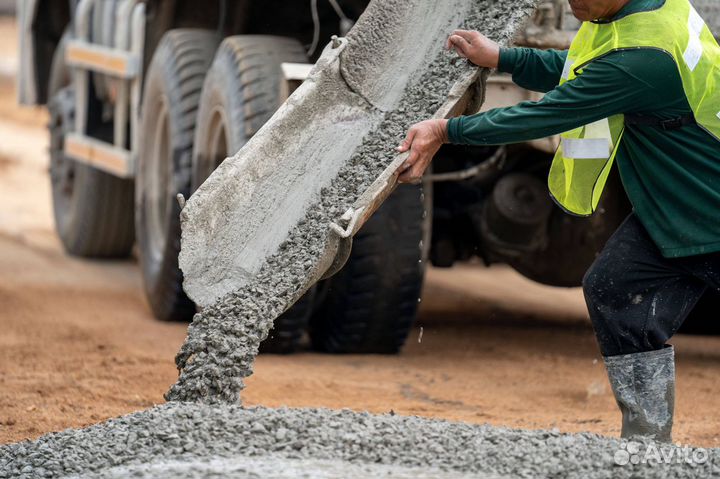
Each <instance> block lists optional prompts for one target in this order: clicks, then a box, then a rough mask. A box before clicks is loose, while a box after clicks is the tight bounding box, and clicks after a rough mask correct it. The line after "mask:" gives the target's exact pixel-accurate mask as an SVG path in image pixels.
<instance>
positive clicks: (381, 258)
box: [17, 0, 716, 353]
mask: <svg viewBox="0 0 720 479" xmlns="http://www.w3.org/2000/svg"><path fill="white" fill-rule="evenodd" d="M566 3H567V2H565V1H547V2H542V3H541V4H540V6H539V8H538V9H537V12H536V14H535V16H534V18H533V19H532V21H531V22H530V23H529V24H528V25H527V28H525V29H524V30H523V32H522V33H521V34H520V35H519V36H518V38H517V39H516V44H518V45H526V46H531V47H542V48H551V47H554V48H565V47H567V46H568V45H569V43H570V41H571V39H572V36H573V34H574V32H575V30H576V29H577V27H578V22H577V21H576V20H575V19H574V18H573V17H572V16H571V15H569V12H568V9H567V5H566ZM709 3H710V4H712V3H713V2H709ZM367 4H368V2H367V1H363V0H310V1H308V2H295V1H285V0H266V1H263V2H253V1H250V0H209V1H207V2H197V1H194V0H22V1H19V2H18V12H17V15H18V22H19V25H20V37H21V38H20V45H21V66H20V69H19V79H18V86H19V99H20V102H21V103H23V104H28V105H37V104H44V105H47V108H48V110H49V114H50V121H49V134H50V180H51V184H52V201H53V206H54V217H55V225H56V230H57V234H58V236H59V238H60V240H61V243H62V245H63V247H64V248H65V250H66V251H67V253H68V254H71V255H74V256H78V257H86V258H123V257H128V256H130V255H132V254H136V255H137V258H138V261H139V265H140V269H141V272H142V278H143V284H144V289H145V294H146V297H147V301H148V304H149V306H150V308H151V310H152V312H153V314H154V315H155V317H157V318H158V319H160V320H189V319H191V318H192V316H193V314H194V312H195V311H196V306H195V304H193V302H192V301H191V300H190V299H189V298H188V297H187V295H186V294H185V292H184V291H183V275H182V272H181V271H180V269H179V267H178V253H179V251H180V223H179V212H180V206H179V205H178V203H177V202H176V200H175V198H176V196H177V195H178V194H182V195H184V196H185V197H188V196H190V195H191V194H192V192H193V191H194V190H195V189H197V188H198V187H199V186H200V185H201V184H202V183H203V182H204V181H205V179H206V178H207V177H208V176H209V175H210V173H211V172H212V171H213V170H214V169H215V168H216V167H217V166H218V165H219V164H220V163H221V162H222V161H223V160H224V159H225V158H226V157H228V156H232V155H233V154H235V152H237V151H238V150H240V149H241V148H242V147H243V145H244V144H245V143H246V142H247V141H248V139H249V138H251V137H252V136H253V135H254V134H255V133H256V132H257V131H258V130H259V129H260V128H261V127H262V126H263V124H264V123H265V122H266V121H267V120H268V119H269V118H270V117H271V116H272V115H273V113H274V112H275V111H276V109H277V108H278V107H279V106H280V105H281V104H282V103H283V102H284V101H285V100H286V99H287V98H288V96H289V95H290V94H291V93H292V92H293V91H294V90H295V89H296V88H297V87H298V86H299V85H300V84H301V83H302V81H303V80H304V79H305V78H306V77H307V75H308V72H309V71H310V69H311V67H312V64H313V62H314V61H315V60H317V58H318V57H319V55H320V52H321V50H322V48H323V46H324V45H325V44H327V43H328V42H329V41H330V40H331V38H332V37H333V36H334V35H336V36H343V35H344V34H345V33H347V32H348V30H349V29H350V28H352V25H353V23H354V22H355V21H356V20H357V19H358V18H359V16H360V15H362V12H363V10H364V9H365V8H366V6H367ZM712 8H716V7H715V6H712ZM488 33H492V32H488ZM535 98H539V97H538V96H537V94H536V93H532V92H529V91H525V90H523V89H521V88H519V87H517V86H515V85H513V84H512V82H511V80H510V78H508V77H507V76H505V75H501V74H495V75H492V76H491V77H490V78H489V79H488V80H487V84H486V88H485V101H484V103H483V106H482V108H483V109H489V108H493V107H497V106H503V105H510V104H513V103H516V102H518V101H521V100H528V99H535ZM474 112H475V111H468V112H467V113H474ZM288 134H292V132H288ZM555 145H556V139H554V138H546V139H542V140H538V141H534V142H531V143H527V144H520V145H512V146H507V147H499V148H498V147H492V148H487V147H482V148H477V147H457V146H447V147H445V148H443V150H442V151H441V152H440V153H439V154H438V158H437V159H436V161H435V163H434V170H433V171H432V172H431V173H430V174H428V175H427V177H426V179H425V181H424V184H423V185H421V186H417V187H409V186H408V187H401V188H399V189H397V190H396V191H395V193H393V195H392V196H391V197H390V199H389V200H388V201H387V202H386V203H385V204H384V205H383V206H382V207H381V208H380V210H379V211H378V212H377V214H376V215H375V216H373V217H372V219H371V220H370V221H369V222H368V223H367V224H366V225H365V226H364V227H363V229H362V230H361V231H360V232H359V234H358V235H357V236H356V237H355V240H354V244H353V248H352V252H351V254H350V257H349V259H348V261H347V264H346V265H345V267H344V268H343V269H342V270H341V271H340V272H339V273H337V274H336V275H335V276H333V277H332V278H329V279H326V280H324V281H323V282H321V283H319V284H318V285H317V286H316V287H314V288H312V289H311V290H310V291H309V292H308V293H307V294H305V296H304V297H303V298H302V299H301V300H300V301H299V302H298V303H297V304H296V305H295V306H294V307H293V308H292V309H290V310H289V311H287V312H286V313H285V314H284V315H283V316H281V317H280V318H279V319H278V320H277V321H276V323H275V328H274V330H273V332H272V333H271V335H270V338H269V339H268V340H267V341H266V342H265V343H264V344H263V348H264V349H265V350H266V351H269V352H280V353H288V352H292V351H294V350H295V349H296V348H297V347H298V344H299V343H300V340H301V338H302V337H303V336H304V335H305V333H306V332H307V333H309V338H310V341H311V344H312V346H313V348H314V349H317V350H321V351H326V352H331V353H394V352H397V351H398V350H399V349H400V348H401V347H402V345H403V343H404V342H405V339H406V337H407V335H408V332H409V330H410V327H411V325H412V324H413V321H414V319H415V316H416V313H417V308H418V298H419V296H420V292H421V287H422V283H423V277H424V273H425V265H426V264H428V263H432V264H433V265H435V266H438V267H450V266H452V265H453V264H454V263H455V262H458V261H464V260H468V259H470V258H473V257H476V258H480V259H481V260H482V261H483V262H484V263H485V264H488V265H489V264H492V263H506V264H509V265H510V266H512V267H513V268H515V269H516V270H517V271H519V272H520V273H522V274H523V275H525V276H527V277H528V278H531V279H533V280H536V281H539V282H542V283H545V284H550V285H558V286H577V285H579V284H580V282H581V278H582V275H583V273H584V271H585V269H586V268H587V267H588V266H589V264H590V263H591V261H592V260H593V258H594V257H595V255H596V253H597V252H598V251H599V250H600V248H601V247H602V246H603V244H604V243H605V241H606V239H607V238H608V236H609V235H610V234H611V232H612V231H613V230H614V229H615V228H616V226H617V225H618V224H619V222H620V221H621V220H622V219H623V218H624V216H625V215H626V214H627V212H628V211H629V205H628V203H627V201H626V200H625V197H624V195H623V194H622V189H621V187H620V183H619V180H618V179H617V178H616V177H615V178H614V179H612V180H611V182H610V187H609V190H610V191H609V192H608V194H607V195H606V199H605V201H604V204H603V205H602V207H601V208H600V211H599V213H598V214H596V215H595V216H593V217H591V218H587V219H581V218H572V217H569V216H566V215H563V214H562V212H561V211H560V210H559V209H558V208H557V207H555V206H554V204H553V203H552V202H551V200H550V198H549V195H548V192H547V189H546V186H545V181H544V180H545V176H546V174H547V169H548V167H549V163H550V159H551V156H552V152H553V150H554V148H555ZM420 244H422V245H423V246H422V247H418V245H420Z"/></svg>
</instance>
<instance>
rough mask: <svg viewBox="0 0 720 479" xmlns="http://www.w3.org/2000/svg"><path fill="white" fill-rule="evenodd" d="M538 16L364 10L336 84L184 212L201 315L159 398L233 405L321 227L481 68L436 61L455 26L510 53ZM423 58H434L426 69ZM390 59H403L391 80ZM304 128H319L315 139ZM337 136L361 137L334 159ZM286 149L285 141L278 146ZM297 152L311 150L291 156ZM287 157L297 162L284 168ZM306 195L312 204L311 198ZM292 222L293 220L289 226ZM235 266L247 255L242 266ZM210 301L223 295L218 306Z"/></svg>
mask: <svg viewBox="0 0 720 479" xmlns="http://www.w3.org/2000/svg"><path fill="white" fill-rule="evenodd" d="M535 5H536V1H535V0H514V1H511V2H507V1H499V0H452V1H450V2H447V3H443V4H442V5H439V4H437V3H435V2H428V1H427V0H412V1H407V0H402V1H400V0H385V1H376V2H372V3H371V4H370V6H369V7H368V9H367V10H366V12H365V14H364V15H363V17H362V18H361V19H360V21H359V22H358V24H357V25H356V26H355V27H354V28H353V30H352V31H351V32H350V33H349V34H348V40H347V48H346V50H345V51H343V52H342V53H341V59H342V61H341V62H340V67H339V68H340V69H341V72H342V73H341V74H340V73H338V75H337V78H334V77H333V78H331V79H330V80H327V79H323V78H322V77H319V78H318V79H313V77H311V79H310V83H311V84H322V82H325V81H328V82H329V86H327V87H326V88H324V89H323V90H320V91H319V94H318V95H316V96H311V95H306V96H304V97H303V96H301V95H298V98H300V100H302V101H300V100H294V98H295V97H293V98H291V99H290V101H289V102H288V103H289V104H291V105H290V106H289V107H288V110H286V111H281V112H280V114H278V115H277V116H276V118H275V119H273V120H271V121H270V125H268V128H266V129H263V130H262V131H261V132H259V133H258V136H256V137H255V138H253V140H251V142H250V143H248V145H247V146H246V147H245V148H244V149H243V150H241V152H240V153H239V154H238V155H237V156H236V157H235V158H231V159H228V160H226V161H225V162H224V163H223V165H221V166H220V168H218V170H216V172H215V173H214V174H213V175H212V176H211V177H210V178H209V179H208V181H207V182H206V183H205V184H204V185H203V186H202V187H201V188H200V190H198V192H197V193H195V194H194V195H193V197H191V198H190V200H189V201H188V204H187V206H186V207H185V209H184V210H183V220H182V222H183V241H182V252H181V256H180V263H181V266H182V267H183V271H184V272H185V275H186V280H185V289H186V290H187V291H188V293H189V294H190V296H191V297H192V299H194V300H195V301H196V302H197V303H198V304H200V305H201V306H203V308H202V311H201V312H200V313H198V314H196V316H195V318H194V319H193V322H192V324H191V325H190V327H189V330H188V337H187V339H186V341H185V344H183V346H182V348H181V350H180V352H179V353H178V355H177V358H176V363H177V366H178V369H179V370H180V377H179V379H178V382H177V383H176V384H175V385H174V386H173V387H172V388H171V389H170V391H169V392H168V393H167V394H166V399H168V400H171V401H173V400H177V401H203V402H207V403H214V402H230V403H236V402H238V401H239V393H240V390H241V389H242V388H243V387H244V384H243V378H246V377H248V376H249V375H250V374H252V367H253V363H254V360H255V356H256V355H257V352H258V347H259V344H260V342H261V341H262V340H264V339H265V338H266V337H267V335H268V332H269V331H270V329H271V328H272V324H273V321H274V320H275V318H277V317H278V316H279V315H280V314H282V313H283V312H284V311H285V310H287V309H288V308H289V307H290V306H291V305H292V304H293V303H294V302H295V301H296V300H297V299H298V298H299V297H300V296H301V295H302V294H303V293H304V292H305V291H306V290H307V289H308V288H309V287H311V286H312V284H313V283H314V282H315V281H317V280H318V279H320V276H322V274H323V273H324V272H325V270H323V269H322V264H324V261H325V258H324V256H326V255H327V251H326V250H327V245H328V244H329V243H330V241H331V235H332V234H333V233H331V231H330V228H329V225H330V224H331V223H333V222H336V223H342V222H341V221H340V217H341V216H342V215H343V213H345V212H346V211H347V210H348V208H349V207H350V206H351V205H353V203H354V202H355V201H356V200H357V198H358V197H359V196H360V195H362V194H363V192H364V191H365V190H366V189H367V188H368V187H369V186H370V185H371V184H372V183H373V181H375V179H376V178H377V177H378V176H379V175H380V174H381V173H382V172H383V171H384V170H385V169H386V168H388V167H389V165H390V164H391V163H392V162H393V161H394V160H395V159H396V157H397V153H396V151H395V147H396V146H397V145H399V144H400V142H401V140H402V139H403V137H404V134H405V132H406V131H407V128H408V127H409V126H410V125H412V124H413V123H416V122H418V121H421V120H424V119H427V118H429V117H432V116H433V115H437V114H438V112H439V111H441V110H442V108H443V107H444V106H445V105H446V104H447V102H448V98H449V97H452V95H451V90H453V87H457V84H458V83H461V82H462V81H463V79H467V78H468V77H469V76H471V75H472V74H475V75H477V73H478V70H477V68H476V67H474V66H472V65H470V64H469V63H468V62H466V61H458V58H457V55H456V54H455V53H454V52H452V53H451V52H448V51H444V50H443V45H444V41H445V39H446V38H447V35H448V33H449V32H451V31H452V30H453V29H454V28H458V27H462V28H466V29H476V30H481V31H483V32H484V33H486V34H487V35H488V36H489V37H490V38H492V39H494V40H496V41H498V42H500V43H502V44H507V43H508V42H509V41H510V40H511V38H512V37H513V35H514V33H515V32H516V30H517V28H519V27H520V26H522V25H523V23H524V22H525V20H526V19H527V18H528V17H529V15H530V13H531V12H532V11H533V9H534V7H535ZM395 40H397V42H395ZM428 51H429V52H432V53H431V54H430V56H428V58H425V54H426V52H428ZM384 58H393V59H394V60H393V61H394V62H395V63H397V62H398V60H397V59H398V58H400V59H403V60H402V61H400V65H399V66H398V65H395V69H393V70H391V71H388V70H387V68H388V62H387V61H384V60H383V59H384ZM404 59H406V60H404ZM403 62H406V63H407V65H406V68H402V66H403V64H404V63H403ZM321 63H322V60H321ZM413 72H416V73H417V76H416V77H412V74H413ZM469 74H470V75H469ZM408 76H411V77H410V78H409V77H408ZM475 78H477V77H475ZM471 84H472V83H471V82H469V83H468V84H467V85H464V86H465V88H469V87H471ZM310 87H313V85H310V86H309V87H308V88H310ZM348 88H349V89H348ZM311 93H312V91H311ZM328 98H330V99H332V101H331V102H328ZM293 103H298V104H299V105H293ZM320 105H322V108H321V106H320ZM301 107H306V108H307V116H303V115H299V114H298V112H297V110H296V108H301ZM318 109H320V110H321V111H320V112H318ZM303 111H305V110H303ZM348 112H350V113H348ZM445 114H447V113H445ZM293 115H295V117H293ZM310 118H315V119H316V120H313V121H318V122H320V123H321V126H319V127H318V126H313V127H312V128H309V127H308V125H309V122H310ZM328 121H329V124H328ZM311 123H312V122H311ZM337 125H345V127H348V125H349V127H351V129H352V130H355V129H357V130H360V131H362V132H365V133H364V135H362V136H359V137H358V138H356V139H357V142H358V143H357V145H354V146H353V145H344V146H343V148H345V151H342V152H337V151H335V150H332V148H336V146H332V145H333V144H334V143H338V142H340V141H341V140H342V141H347V138H350V139H352V138H354V137H357V136H358V134H357V133H356V132H353V131H341V130H338V129H337V128H342V126H337ZM275 133H277V134H275ZM263 135H264V136H263ZM307 135H311V139H312V141H307ZM286 140H287V141H289V142H290V143H292V144H285V143H283V142H285V141H286ZM303 141H305V142H306V143H307V148H308V150H307V151H305V150H303V151H302V152H300V153H298V152H296V151H295V150H292V149H293V148H297V145H296V144H295V143H303ZM318 144H319V145H320V147H318ZM323 145H324V146H323ZM325 148H328V149H331V150H332V151H331V153H332V154H329V156H328V159H327V161H328V162H329V163H328V164H327V165H320V166H317V167H308V166H307V165H306V164H305V163H306V162H308V161H311V160H310V158H313V160H312V161H315V159H314V156H319V157H322V156H323V155H328V154H327V152H324V151H323V149H325ZM288 150H290V151H292V154H291V155H289V157H288V158H285V156H288V153H287V151H288ZM282 155H285V156H283V163H282V166H278V168H277V171H268V166H267V163H268V162H270V161H276V157H278V156H282ZM298 155H299V157H300V159H301V160H302V161H301V162H300V164H299V165H297V164H295V166H292V165H291V164H290V163H289V162H291V161H292V158H293V157H295V158H296V157H298ZM294 161H295V162H296V163H297V159H296V160H294ZM257 162H259V164H257V165H255V163H257ZM333 162H334V163H333ZM338 162H339V163H340V164H337V163H338ZM332 168H336V170H334V171H336V174H335V175H334V177H333V176H331V177H330V178H329V179H328V183H327V184H326V185H325V186H322V184H321V183H317V181H318V178H319V177H322V175H327V174H329V173H328V171H329V170H332ZM296 176H301V177H302V179H301V180H298V178H297V177H296ZM330 180H331V181H330ZM313 182H315V183H313ZM298 184H299V185H300V186H299V188H298V191H296V192H293V194H289V193H288V189H289V188H296V187H298ZM314 187H317V188H318V190H319V191H318V194H317V195H314V194H310V193H308V191H310V190H312V188H314ZM303 195H304V196H303ZM288 202H289V203H288ZM284 203H288V205H287V207H284V206H283V204H284ZM299 206H301V207H302V208H300V207H299ZM265 210H267V211H265ZM298 214H299V216H298V218H297V222H296V223H295V222H294V220H293V219H292V217H293V215H298ZM233 215H235V216H233ZM280 216H282V217H280ZM254 218H257V219H254ZM255 223H257V224H255ZM279 225H280V226H279ZM249 228H256V231H260V232H262V234H266V236H264V237H262V241H259V240H258V236H257V235H259V234H261V233H257V234H256V235H255V236H252V235H250V236H251V237H250V238H248V235H247V234H246V233H247V230H248V229H249ZM265 230H267V231H270V232H272V235H270V234H268V233H264V231H265ZM238 231H240V233H238ZM285 232H286V233H287V235H286V236H283V235H284V234H285ZM276 237H281V239H284V241H282V242H281V243H278V245H277V250H274V249H273V248H272V246H268V245H272V243H273V241H275V239H276ZM237 245H243V246H242V248H238V246H237ZM418 247H420V246H419V245H418ZM238 251H241V253H239V252H238ZM262 254H267V257H266V259H265V261H264V263H263V264H258V263H259V262H258V261H257V260H256V256H257V257H262ZM239 255H240V256H242V255H244V256H243V257H242V258H240V263H238V261H239V260H238V256H239ZM248 257H251V258H248ZM255 268H257V272H254V271H253V269H255ZM201 279H202V281H201ZM202 282H206V283H210V286H208V285H207V284H202V285H200V284H199V283H202ZM218 290H219V291H227V293H226V294H224V295H222V296H220V297H218V293H217V291H218Z"/></svg>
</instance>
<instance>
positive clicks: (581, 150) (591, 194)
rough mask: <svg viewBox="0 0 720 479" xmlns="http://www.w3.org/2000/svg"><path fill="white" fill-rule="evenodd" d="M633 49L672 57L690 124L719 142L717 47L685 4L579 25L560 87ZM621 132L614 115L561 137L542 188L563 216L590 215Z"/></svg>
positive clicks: (682, 0) (676, 0) (673, 2)
mask: <svg viewBox="0 0 720 479" xmlns="http://www.w3.org/2000/svg"><path fill="white" fill-rule="evenodd" d="M637 48H654V49H657V50H661V51H664V52H666V53H667V54H669V55H670V56H672V58H673V59H674V60H675V63H676V64H677V67H678V70H679V72H680V76H681V77H682V83H683V88H684V90H685V95H686V96H687V99H688V102H689V103H690V107H691V108H692V110H693V113H694V115H695V120H696V121H697V123H698V125H700V126H701V127H702V128H704V129H705V130H707V131H708V132H709V133H710V134H711V135H713V136H714V137H715V138H717V139H718V140H719V141H720V95H719V94H718V89H720V46H718V43H717V41H716V40H715V38H714V37H713V34H712V32H711V31H710V29H709V28H708V27H707V25H706V24H705V22H704V21H703V19H702V17H700V15H699V14H698V13H697V11H696V10H695V8H694V7H693V6H692V5H691V4H690V2H689V1H688V0H666V2H665V5H663V6H662V7H661V8H659V9H657V10H653V11H649V12H640V13H635V14H631V15H628V16H627V17H624V18H622V19H620V20H617V21H614V22H610V23H592V22H585V23H583V25H582V27H581V28H580V31H579V32H578V34H577V36H576V37H575V39H574V40H573V43H572V45H571V46H570V50H569V52H568V57H567V63H566V64H565V69H564V71H563V75H562V78H561V80H560V84H561V85H562V84H563V83H565V82H568V81H572V80H574V79H575V78H577V77H578V76H580V75H582V72H583V68H584V67H586V66H587V65H588V64H589V63H591V62H592V61H593V60H595V59H597V58H600V57H603V56H605V55H607V54H609V53H611V52H615V51H619V50H630V49H637ZM659 81H662V80H661V79H659ZM624 131H625V117H624V116H623V115H616V116H613V117H610V118H607V119H604V120H600V121H598V122H595V123H592V124H590V125H586V126H583V127H580V128H577V129H575V130H572V131H569V132H567V133H563V134H562V135H561V141H560V147H559V148H558V150H557V152H556V154H555V159H554V160H553V163H552V166H551V168H550V175H549V178H548V186H549V188H550V194H551V195H552V197H553V198H554V199H555V201H556V202H557V203H558V204H559V205H560V206H561V207H562V208H563V209H564V210H565V211H567V212H568V213H570V214H574V215H578V216H589V215H591V214H593V213H594V212H595V210H596V209H597V205H598V202H599V201H600V196H601V195H602V192H603V189H604V188H605V183H606V182H607V178H608V175H609V174H610V170H611V168H612V165H613V162H614V160H615V155H616V154H617V151H618V147H619V145H620V142H621V141H622V137H623V133H624Z"/></svg>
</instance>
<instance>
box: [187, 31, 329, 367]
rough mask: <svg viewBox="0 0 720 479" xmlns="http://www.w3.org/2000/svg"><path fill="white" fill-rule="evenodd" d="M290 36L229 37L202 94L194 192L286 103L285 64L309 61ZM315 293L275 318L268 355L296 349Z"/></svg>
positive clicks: (264, 344) (265, 343) (265, 345)
mask: <svg viewBox="0 0 720 479" xmlns="http://www.w3.org/2000/svg"><path fill="white" fill-rule="evenodd" d="M307 61H308V59H307V55H306V54H305V49H304V48H303V46H302V45H301V44H300V43H299V42H298V41H297V40H294V39H292V38H285V37H274V36H265V35H242V36H235V37H229V38H226V39H225V40H224V41H223V43H222V45H220V48H219V49H218V52H217V54H216V55H215V60H214V61H213V65H212V67H211V68H210V71H209V72H208V75H207V78H206V79H205V84H204V85H203V90H202V99H201V101H200V110H199V112H198V121H197V129H196V131H195V146H194V154H193V190H194V189H197V188H198V187H199V186H200V185H201V184H202V183H203V182H204V181H205V180H206V179H207V177H208V176H210V173H212V172H213V170H215V168H217V167H218V166H219V165H220V163H222V161H223V160H225V158H227V157H228V156H232V155H233V154H235V153H236V152H237V151H238V150H240V149H241V148H242V147H243V145H245V143H246V142H247V141H248V140H249V139H250V138H251V137H252V136H253V135H254V134H255V133H256V132H257V131H258V130H259V129H260V128H261V127H262V126H263V125H264V124H265V122H267V121H268V120H269V119H270V117H271V116H272V115H273V113H275V111H276V110H277V109H278V107H280V105H281V104H282V103H283V101H284V98H283V94H282V92H283V81H284V80H283V75H282V70H281V66H280V65H281V64H282V63H283V62H291V63H307ZM314 294H315V292H314V290H311V291H310V292H309V293H308V294H306V295H305V296H304V297H303V298H302V299H301V300H300V301H298V303H296V304H295V305H294V306H293V307H292V308H291V309H290V310H288V311H287V312H286V313H285V314H283V315H282V316H280V317H279V318H277V319H276V320H275V324H274V327H273V329H272V331H270V334H269V336H268V338H267V339H266V340H265V341H263V342H262V344H261V345H260V351H261V352H265V353H280V354H287V353H291V352H293V351H295V350H296V349H297V346H298V344H299V343H300V340H301V339H302V335H303V333H304V332H305V329H306V328H307V323H308V321H309V319H310V314H311V313H312V306H313V298H314Z"/></svg>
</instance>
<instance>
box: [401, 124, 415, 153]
mask: <svg viewBox="0 0 720 479" xmlns="http://www.w3.org/2000/svg"><path fill="white" fill-rule="evenodd" d="M416 135H417V128H415V127H414V126H413V127H411V128H410V129H409V130H408V133H407V136H406V137H405V139H404V140H403V142H402V143H400V146H398V147H397V151H399V152H400V153H405V152H406V151H408V150H409V149H410V148H411V147H412V144H413V141H415V136H416Z"/></svg>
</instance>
